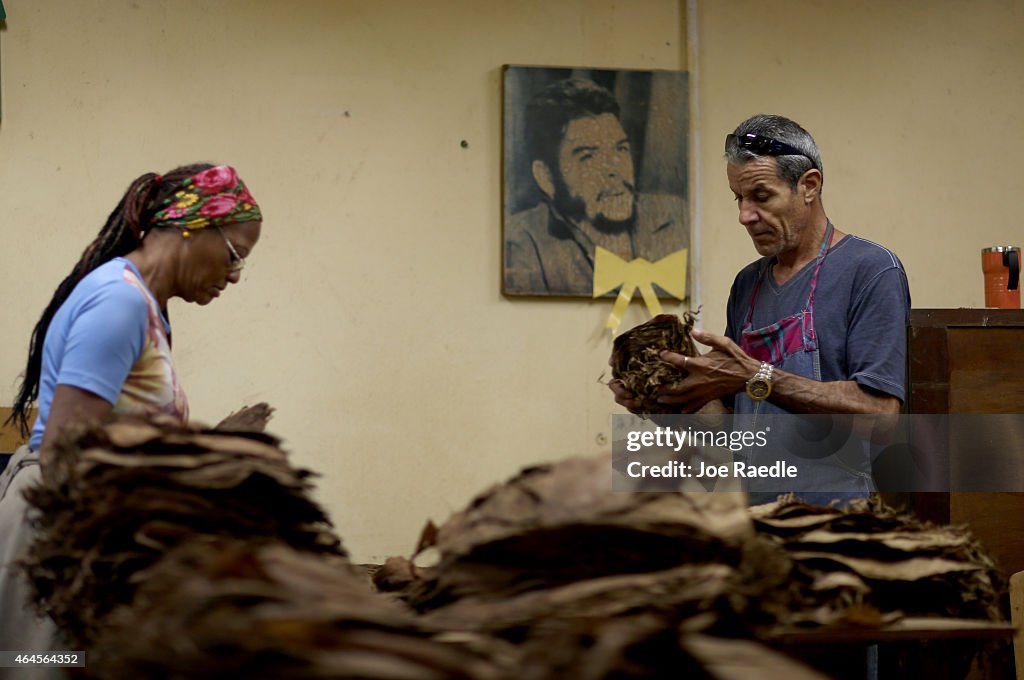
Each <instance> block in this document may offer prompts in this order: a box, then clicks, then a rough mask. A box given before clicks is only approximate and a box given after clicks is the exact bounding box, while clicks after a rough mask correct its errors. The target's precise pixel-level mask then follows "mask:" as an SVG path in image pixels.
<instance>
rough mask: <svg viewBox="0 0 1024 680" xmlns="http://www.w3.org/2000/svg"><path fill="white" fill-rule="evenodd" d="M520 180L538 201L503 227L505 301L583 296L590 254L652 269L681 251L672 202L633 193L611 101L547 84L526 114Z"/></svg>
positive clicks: (588, 85)
mask: <svg viewBox="0 0 1024 680" xmlns="http://www.w3.org/2000/svg"><path fill="white" fill-rule="evenodd" d="M526 128H527V136H528V152H529V157H530V158H531V163H530V173H531V175H532V177H533V180H534V182H536V185H537V187H538V188H539V189H540V192H541V193H542V194H543V196H544V201H543V202H541V203H539V204H538V205H536V206H534V207H533V208H530V209H528V210H523V211H521V212H518V213H515V214H513V215H512V216H511V218H510V219H509V222H508V224H507V227H506V234H505V292H506V293H512V294H516V293H520V294H535V295H536V294H539V295H586V296H588V297H589V296H590V295H591V293H592V291H593V278H594V252H595V249H596V247H597V246H601V247H602V248H605V249H606V250H608V251H610V252H612V253H614V254H615V255H617V256H619V257H620V258H622V259H623V260H627V261H628V260H632V259H634V258H637V257H643V258H646V259H648V260H651V261H656V260H659V259H661V258H662V257H665V256H666V255H669V254H671V253H673V252H675V251H677V250H680V249H682V248H685V247H686V246H687V244H688V242H689V234H688V232H687V229H686V205H685V203H684V202H683V200H682V199H680V198H678V197H676V196H671V195H664V194H644V193H638V192H637V191H636V178H635V173H634V167H633V156H632V149H631V147H630V143H629V139H628V137H627V135H626V131H625V129H624V128H623V127H622V123H621V122H620V121H619V105H618V103H617V102H616V101H615V97H613V96H612V94H611V92H609V91H608V90H606V89H605V88H603V87H600V86H599V85H597V84H596V83H594V82H592V81H589V80H582V79H575V78H570V79H567V80H561V81H558V82H556V83H553V84H552V85H549V86H548V87H546V88H545V89H543V90H542V91H541V92H540V93H538V94H537V95H536V96H535V97H534V98H533V100H531V102H530V104H529V105H528V107H527V111H526Z"/></svg>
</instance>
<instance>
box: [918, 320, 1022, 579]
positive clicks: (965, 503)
mask: <svg viewBox="0 0 1024 680" xmlns="http://www.w3.org/2000/svg"><path fill="white" fill-rule="evenodd" d="M907 343H908V353H907V411H908V412H909V413H912V414H913V413H1021V414H1024V370H1022V368H1024V310H1018V309H915V310H913V311H912V312H911V314H910V328H909V329H908V333H907ZM1022 434H1024V433H1022ZM1022 441H1024V440H1022ZM1022 446H1024V444H1022ZM1020 464H1021V466H1024V454H1022V457H1021V461H1020ZM913 505H914V509H915V511H916V512H917V514H918V515H919V516H920V517H921V518H923V519H927V520H930V521H933V522H937V523H941V524H948V523H952V524H967V525H969V526H970V528H971V529H972V530H973V531H974V533H975V535H976V536H977V537H978V538H979V539H980V540H981V542H982V543H983V544H984V545H985V547H986V548H988V550H989V551H991V553H992V554H993V555H994V556H995V558H996V560H997V561H998V562H999V566H1000V568H1001V570H1002V571H1003V573H1004V575H1005V576H1007V577H1009V575H1010V574H1012V573H1014V572H1016V571H1021V570H1024V493H1016V492H1003V493H996V492H992V493H981V492H977V493H958V492H953V493H917V494H914V498H913Z"/></svg>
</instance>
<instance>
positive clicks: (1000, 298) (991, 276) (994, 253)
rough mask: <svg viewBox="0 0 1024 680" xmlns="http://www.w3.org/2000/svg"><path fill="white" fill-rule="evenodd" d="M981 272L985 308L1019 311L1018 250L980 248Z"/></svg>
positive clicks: (1001, 247)
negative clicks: (983, 280)
mask: <svg viewBox="0 0 1024 680" xmlns="http://www.w3.org/2000/svg"><path fill="white" fill-rule="evenodd" d="M981 271H982V272H984V273H985V306H986V307H1001V308H1003V309H1020V248H1018V247H1016V246H995V247H992V248H982V250H981Z"/></svg>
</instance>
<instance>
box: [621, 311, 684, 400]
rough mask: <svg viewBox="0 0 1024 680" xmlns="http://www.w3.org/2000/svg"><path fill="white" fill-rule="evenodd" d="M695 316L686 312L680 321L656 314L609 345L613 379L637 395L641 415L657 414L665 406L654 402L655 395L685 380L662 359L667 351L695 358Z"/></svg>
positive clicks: (678, 369)
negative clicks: (660, 390) (662, 388)
mask: <svg viewBox="0 0 1024 680" xmlns="http://www.w3.org/2000/svg"><path fill="white" fill-rule="evenodd" d="M696 318H697V315H696V314H693V313H691V312H686V313H685V314H684V315H683V320H680V319H679V317H678V316H676V315H674V314H659V315H658V316H656V317H654V318H653V319H651V320H650V321H647V322H645V323H642V324H640V325H639V326H635V327H633V328H631V329H630V330H628V331H626V332H625V333H623V334H622V335H620V336H618V337H617V338H615V342H614V343H613V345H612V359H611V365H612V377H613V378H614V379H616V380H619V381H621V382H622V384H623V386H624V387H625V388H626V389H628V390H629V391H630V392H632V393H634V394H635V395H637V397H638V398H639V400H640V402H641V407H640V409H638V410H637V412H638V413H641V414H650V413H659V412H662V411H664V406H663V405H661V404H658V402H657V401H656V398H657V396H656V395H657V391H658V390H659V389H660V388H661V387H664V386H666V385H671V384H673V383H677V382H679V381H681V380H682V379H684V378H685V377H686V376H687V375H688V372H687V371H685V370H683V369H680V368H676V367H675V366H674V365H672V364H670V363H668V362H666V361H663V360H662V359H661V352H662V351H664V350H669V351H672V352H678V353H679V354H683V355H686V356H690V357H695V356H698V352H697V346H696V344H695V343H694V341H693V338H692V337H691V336H690V332H691V331H692V330H693V323H694V321H695V320H696Z"/></svg>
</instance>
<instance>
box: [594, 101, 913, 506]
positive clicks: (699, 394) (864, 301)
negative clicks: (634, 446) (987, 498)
mask: <svg viewBox="0 0 1024 680" xmlns="http://www.w3.org/2000/svg"><path fill="white" fill-rule="evenodd" d="M725 156H726V161H727V163H728V165H727V169H726V174H727V176H728V180H729V187H730V189H732V192H733V195H734V196H735V199H736V203H737V206H738V208H739V221H740V224H742V225H743V226H744V227H745V228H746V230H747V233H748V234H749V235H750V238H751V240H752V241H753V244H754V248H755V250H757V252H758V254H759V255H761V258H760V259H759V260H757V261H756V262H753V263H752V264H750V265H748V266H747V267H745V268H744V269H743V270H742V271H740V273H739V274H738V275H737V276H736V279H735V281H734V282H733V286H732V290H731V291H730V293H729V302H728V308H727V326H726V332H725V336H724V337H723V336H719V335H714V334H712V333H708V332H706V331H700V330H698V331H694V333H693V336H694V338H695V339H696V340H697V341H699V342H701V343H703V344H705V345H707V346H709V347H710V348H711V351H710V352H708V353H707V354H704V355H703V356H700V357H695V358H687V357H685V356H682V355H680V354H675V353H672V352H664V353H663V354H662V359H663V360H664V361H667V362H669V363H671V364H674V365H675V366H677V367H679V368H684V369H686V370H687V371H688V372H689V375H688V376H687V378H686V379H685V380H683V381H681V382H680V383H678V384H676V385H674V386H672V387H671V388H670V389H666V390H664V392H663V394H662V395H661V396H660V397H659V402H660V403H662V404H664V405H665V407H666V410H668V411H670V412H678V413H693V412H695V411H697V410H698V409H700V408H702V407H704V406H705V405H707V404H709V402H712V401H714V400H717V399H721V400H722V401H723V402H724V403H725V406H727V407H731V408H732V410H733V411H734V412H735V413H736V414H746V415H755V416H766V417H771V416H773V415H778V414H784V413H866V414H896V413H898V412H899V410H900V404H901V402H902V401H903V399H904V370H905V351H906V327H907V322H908V320H909V314H910V311H909V310H910V292H909V287H908V284H907V276H906V272H905V271H904V269H903V265H902V264H901V263H900V261H899V259H898V258H897V257H896V255H895V254H893V253H892V252H891V251H889V250H887V249H886V248H883V247H882V246H880V245H877V244H875V243H871V242H870V241H866V240H864V239H862V238H859V237H857V236H852V235H849V234H845V233H843V232H842V231H840V230H838V229H836V228H835V227H834V226H833V225H832V222H831V221H830V220H829V218H828V216H827V215H826V214H825V209H824V206H823V204H822V199H821V194H822V184H823V181H824V171H823V167H822V162H821V154H820V152H819V151H818V146H817V144H816V143H815V142H814V140H813V139H812V138H811V136H810V134H808V133H807V131H806V130H804V129H803V128H802V127H800V126H799V125H798V124H796V123H795V122H793V121H792V120H789V119H787V118H783V117H782V116H772V115H757V116H753V117H752V118H749V119H748V120H746V121H744V122H742V123H740V125H739V126H738V127H737V128H736V130H735V131H734V132H733V133H732V134H731V135H728V136H727V137H726V153H725ZM612 390H613V392H614V393H615V395H616V401H618V402H619V403H620V404H622V405H623V406H626V407H627V408H630V409H634V408H636V407H637V405H638V404H637V403H636V402H634V400H633V395H632V394H630V393H629V392H627V391H626V390H624V389H623V388H622V386H621V385H619V384H614V383H613V384H612ZM762 422H764V421H762ZM865 455H867V453H866V452H865ZM834 458H835V457H834V456H833V457H831V459H829V460H808V461H803V462H802V470H801V472H802V474H801V477H802V479H801V482H800V484H799V485H798V490H803V491H809V492H814V491H815V490H821V491H823V492H824V493H823V494H815V493H804V494H801V495H802V496H803V497H804V498H805V499H806V500H811V501H812V502H820V501H822V500H827V499H830V498H832V497H844V496H846V495H847V494H845V493H844V494H838V493H834V492H835V491H836V490H837V489H842V490H844V491H846V492H848V494H849V495H850V496H855V495H863V494H865V493H867V492H868V491H871V490H872V489H873V486H872V484H871V477H870V460H867V459H861V460H860V461H858V464H856V465H849V464H847V463H846V462H842V461H836V460H834ZM762 500H763V499H762Z"/></svg>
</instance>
